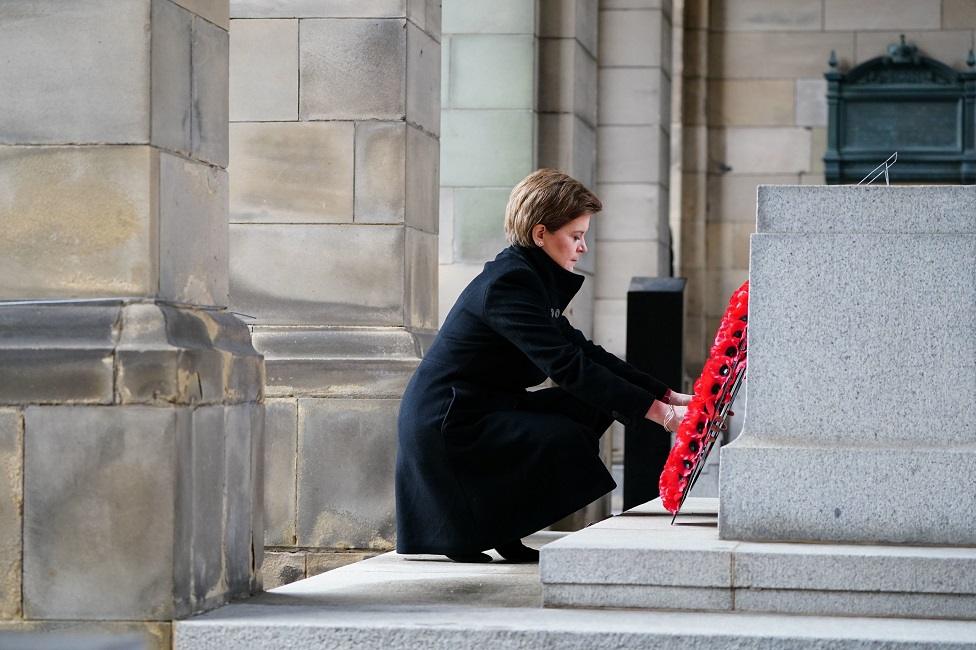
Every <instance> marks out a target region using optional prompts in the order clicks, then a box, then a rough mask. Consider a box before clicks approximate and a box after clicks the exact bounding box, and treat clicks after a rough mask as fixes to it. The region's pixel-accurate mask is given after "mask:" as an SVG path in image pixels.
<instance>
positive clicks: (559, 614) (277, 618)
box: [173, 534, 976, 650]
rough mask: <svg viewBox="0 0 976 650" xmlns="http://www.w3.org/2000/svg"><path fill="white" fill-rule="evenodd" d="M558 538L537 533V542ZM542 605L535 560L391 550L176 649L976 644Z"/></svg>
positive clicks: (857, 627) (898, 631)
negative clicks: (463, 560) (448, 557)
mask: <svg viewBox="0 0 976 650" xmlns="http://www.w3.org/2000/svg"><path fill="white" fill-rule="evenodd" d="M555 537H556V536H555V535H551V534H550V535H549V536H543V537H536V538H535V543H534V544H532V545H536V546H538V545H539V544H540V543H541V542H546V541H549V540H552V539H554V538H555ZM570 537H571V536H570ZM567 539H568V538H567ZM530 544H531V542H530ZM495 558H496V560H497V559H498V558H497V556H495ZM541 603H542V589H541V586H540V583H539V572H538V567H537V566H536V565H524V564H523V565H520V564H507V563H504V562H499V561H496V562H492V563H490V564H455V563H452V562H449V561H445V559H444V558H440V557H433V556H429V557H427V556H410V557H405V556H398V555H396V554H394V553H387V554H385V555H381V556H377V557H375V558H372V559H369V560H365V561H363V562H358V563H356V564H352V565H348V566H345V567H342V568H340V569H336V570H334V571H329V572H327V573H323V574H320V575H318V576H315V577H312V578H308V579H307V580H302V581H299V582H295V583H292V584H290V585H286V586H284V587H280V588H278V589H275V590H273V591H271V592H268V593H265V594H262V595H261V596H258V597H256V598H252V599H251V600H249V601H245V602H240V603H235V604H232V605H228V606H226V607H223V608H221V609H219V610H216V611H213V612H209V613H207V614H204V615H202V616H199V617H196V618H193V619H190V620H186V621H179V622H176V623H175V624H174V646H173V647H174V649H175V650H215V649H217V648H235V649H242V650H248V649H254V650H274V649H276V648H289V649H293V648H330V649H334V650H345V649H352V648H356V649H362V648H383V649H384V650H400V649H406V648H410V649H415V648H422V649H424V650H441V649H444V650H448V649H450V650H469V649H470V650H485V649H488V648H490V649H492V650H494V649H500V650H509V649H511V650H515V649H518V650H525V649H528V648H546V649H548V650H561V649H564V648H565V649H567V650H569V649H572V650H582V649H584V648H585V649H592V650H602V649H603V648H608V649H609V648H613V649H615V650H624V649H627V648H676V649H677V648H680V649H681V650H689V649H690V650H695V649H697V648H702V649H705V648H708V649H709V650H712V649H714V648H728V647H734V648H736V649H737V650H751V649H753V648H754V649H756V650H759V649H762V650H771V649H776V648H790V649H794V648H798V649H802V648H810V649H817V650H820V649H824V648H830V649H831V650H862V649H863V650H869V649H870V650H876V649H878V648H886V649H895V650H900V649H905V650H908V649H909V648H911V649H913V650H914V649H929V648H931V649H935V648H940V649H941V648H951V649H953V650H962V649H967V650H976V623H973V622H968V621H946V620H917V619H916V620H911V619H895V618H888V619H880V618H850V617H813V616H790V615H776V614H760V613H743V612H674V611H671V612H669V611H633V610H629V611H628V610H614V609H544V608H542V607H541Z"/></svg>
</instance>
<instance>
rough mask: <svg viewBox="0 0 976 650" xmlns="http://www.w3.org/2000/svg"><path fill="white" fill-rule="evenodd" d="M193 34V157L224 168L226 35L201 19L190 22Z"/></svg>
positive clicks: (227, 63)
mask: <svg viewBox="0 0 976 650" xmlns="http://www.w3.org/2000/svg"><path fill="white" fill-rule="evenodd" d="M192 32H193V36H192V42H193V50H192V52H193V56H192V63H193V65H192V68H193V69H192V79H191V81H192V92H193V109H192V114H193V119H192V120H191V123H190V135H191V140H192V143H193V157H194V158H197V159H199V160H203V161H206V162H208V163H210V164H213V165H217V166H218V167H227V138H228V136H227V122H228V117H229V112H228V110H229V109H228V106H227V103H228V92H229V77H230V75H229V73H228V68H229V65H230V64H229V59H230V53H229V47H230V46H229V42H228V35H227V32H226V31H225V30H223V29H221V28H220V27H217V26H216V25H214V24H213V23H210V22H207V21H206V20H202V19H200V18H194V19H193V29H192Z"/></svg>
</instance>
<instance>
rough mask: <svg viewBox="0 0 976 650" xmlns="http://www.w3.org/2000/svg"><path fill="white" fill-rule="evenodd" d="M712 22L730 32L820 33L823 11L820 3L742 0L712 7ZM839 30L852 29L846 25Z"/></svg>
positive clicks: (721, 3)
mask: <svg viewBox="0 0 976 650" xmlns="http://www.w3.org/2000/svg"><path fill="white" fill-rule="evenodd" d="M709 7H710V9H711V16H710V20H711V22H710V23H709V24H710V25H711V26H712V27H713V28H715V29H717V30H722V31H726V32H760V31H780V32H796V31H820V29H821V24H822V21H823V8H822V6H821V2H820V0H797V1H794V2H789V3H783V2H775V0H738V2H718V3H715V4H710V5H709ZM839 29H850V27H848V26H847V25H846V24H845V25H843V26H841V27H839Z"/></svg>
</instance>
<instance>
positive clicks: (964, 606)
mask: <svg viewBox="0 0 976 650" xmlns="http://www.w3.org/2000/svg"><path fill="white" fill-rule="evenodd" d="M735 609H736V610H739V611H743V612H779V613H784V614H790V613H796V614H808V613H811V612H816V613H817V615H819V616H884V617H891V618H916V617H918V616H919V614H920V613H924V616H925V617H926V618H931V619H940V618H949V619H964V620H973V619H974V618H976V596H974V595H972V594H965V595H963V594H926V593H874V592H865V591H806V590H780V589H736V590H735Z"/></svg>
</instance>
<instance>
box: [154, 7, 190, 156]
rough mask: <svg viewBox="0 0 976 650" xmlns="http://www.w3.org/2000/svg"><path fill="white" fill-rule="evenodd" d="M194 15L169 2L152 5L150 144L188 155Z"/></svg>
mask: <svg viewBox="0 0 976 650" xmlns="http://www.w3.org/2000/svg"><path fill="white" fill-rule="evenodd" d="M192 22H193V15H192V14H191V13H189V12H188V11H184V10H183V9H181V8H180V7H178V6H177V5H175V4H173V3H172V2H167V1H166V0H156V2H153V3H152V63H151V65H152V71H151V78H152V84H151V88H150V93H151V97H152V143H153V144H154V145H156V146H158V147H163V148H165V149H170V150H171V151H178V152H179V153H181V154H184V155H189V154H190V151H191V149H192V140H191V135H190V107H191V105H192V98H191V96H190V95H191V92H190V91H191V81H190V71H191V69H192V66H191V63H190V46H191V38H190V25H191V23H192Z"/></svg>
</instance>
